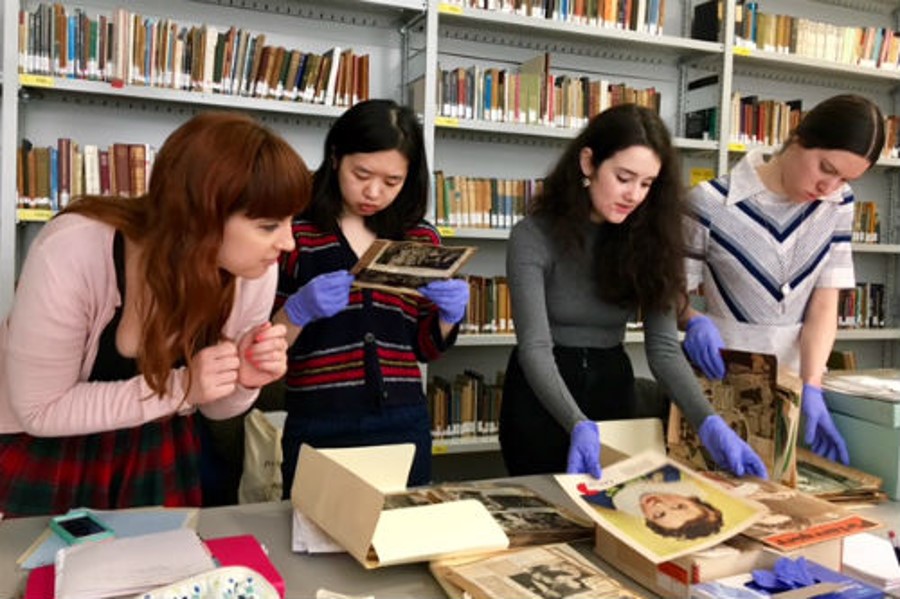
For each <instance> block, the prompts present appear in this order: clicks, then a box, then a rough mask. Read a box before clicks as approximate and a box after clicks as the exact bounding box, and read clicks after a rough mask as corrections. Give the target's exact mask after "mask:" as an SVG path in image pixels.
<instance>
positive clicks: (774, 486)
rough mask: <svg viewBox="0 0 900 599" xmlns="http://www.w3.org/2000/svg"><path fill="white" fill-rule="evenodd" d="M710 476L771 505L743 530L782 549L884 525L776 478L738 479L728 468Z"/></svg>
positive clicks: (735, 492) (737, 493)
mask: <svg viewBox="0 0 900 599" xmlns="http://www.w3.org/2000/svg"><path fill="white" fill-rule="evenodd" d="M706 476H707V477H708V478H710V479H711V480H714V481H716V482H717V483H719V484H720V485H722V486H723V487H724V488H725V489H727V490H728V491H729V492H730V493H731V494H732V495H734V496H738V497H746V498H748V499H752V500H753V501H756V502H758V503H761V504H763V505H764V506H766V507H767V508H768V513H767V514H766V515H765V516H764V517H762V518H760V519H759V520H758V521H756V522H755V523H754V524H753V525H752V526H750V527H749V528H747V529H746V530H744V531H743V534H744V535H745V536H747V537H750V538H751V539H754V540H756V541H759V542H761V543H765V544H766V545H768V546H769V547H773V548H774V549H777V550H778V551H781V552H790V551H794V550H796V549H801V548H803V547H807V546H809V545H815V544H817V543H823V542H826V541H831V540H835V539H841V538H843V537H846V536H847V535H852V534H857V533H861V532H867V531H871V530H873V529H876V528H880V527H881V524H880V523H879V522H877V521H875V520H872V519H870V518H866V517H864V516H860V515H859V514H857V513H855V512H850V511H847V510H845V509H843V508H841V507H840V506H838V505H835V504H833V503H831V502H828V501H825V500H824V499H819V498H818V497H813V496H812V495H808V494H806V493H803V492H801V491H798V490H797V489H792V488H790V487H786V486H784V485H780V484H778V483H776V482H772V481H769V480H762V479H758V478H753V477H744V478H741V479H738V478H734V477H733V476H731V475H729V474H726V473H724V472H707V473H706Z"/></svg>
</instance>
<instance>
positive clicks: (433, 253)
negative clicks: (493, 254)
mask: <svg viewBox="0 0 900 599" xmlns="http://www.w3.org/2000/svg"><path fill="white" fill-rule="evenodd" d="M476 251H478V248H476V247H470V246H448V245H432V244H429V243H419V242H416V241H391V240H388V239H376V240H375V241H374V242H373V243H372V245H371V246H370V247H369V249H368V250H366V253H365V254H363V256H362V257H361V258H360V259H359V262H357V263H356V265H355V266H354V267H353V269H352V270H351V271H350V273H351V274H353V275H354V276H355V277H356V279H355V280H354V282H353V284H354V285H355V286H357V287H373V288H376V289H383V290H385V291H389V292H392V293H408V294H413V295H420V294H419V292H418V288H419V287H423V286H425V285H427V284H428V283H431V282H432V281H441V280H446V279H450V278H452V277H454V276H455V275H456V273H457V272H458V271H459V269H460V268H461V267H462V266H463V264H465V263H466V262H467V261H468V260H469V258H471V257H472V256H473V255H474V254H475V252H476Z"/></svg>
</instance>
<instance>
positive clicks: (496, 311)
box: [459, 275, 515, 335]
mask: <svg viewBox="0 0 900 599" xmlns="http://www.w3.org/2000/svg"><path fill="white" fill-rule="evenodd" d="M465 280H466V282H467V283H468V284H469V306H468V309H467V310H466V318H465V320H463V321H462V322H461V323H460V328H459V331H460V333H463V334H493V333H496V334H501V335H502V334H510V333H512V332H513V331H515V326H514V324H513V317H512V306H511V304H510V298H509V283H507V281H506V277H500V276H498V277H483V276H479V275H466V276H465Z"/></svg>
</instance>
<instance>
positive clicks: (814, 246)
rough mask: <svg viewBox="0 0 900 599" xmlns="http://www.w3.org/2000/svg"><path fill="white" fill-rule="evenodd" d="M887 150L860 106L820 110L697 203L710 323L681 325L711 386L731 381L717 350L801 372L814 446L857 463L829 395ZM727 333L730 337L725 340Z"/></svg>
mask: <svg viewBox="0 0 900 599" xmlns="http://www.w3.org/2000/svg"><path fill="white" fill-rule="evenodd" d="M883 147H884V117H883V116H882V114H881V111H880V110H879V109H878V107H877V106H876V105H875V104H873V103H872V102H871V101H870V100H868V99H866V98H863V97H861V96H857V95H852V94H845V95H839V96H834V97H831V98H829V99H827V100H825V101H824V102H822V103H820V104H819V105H817V106H816V107H815V108H813V109H812V110H811V111H810V112H809V113H808V114H807V115H806V116H805V117H804V118H803V120H802V121H800V124H799V125H798V126H797V128H796V129H795V130H794V131H792V132H791V134H790V137H789V138H788V140H787V142H786V143H785V144H784V146H783V147H782V148H781V149H779V150H778V151H777V152H775V154H774V155H773V156H772V157H771V158H770V159H768V160H766V159H765V158H764V156H763V152H762V151H761V150H754V151H752V152H750V153H749V154H747V156H745V157H744V158H743V159H742V160H741V161H740V162H738V163H737V164H736V165H735V167H734V168H733V169H732V170H731V172H730V173H729V174H728V175H725V176H722V177H719V178H718V179H713V180H711V181H706V182H704V183H701V184H700V185H698V186H697V187H695V188H694V189H693V190H692V191H691V194H690V196H689V199H690V209H691V214H690V218H687V219H686V228H687V234H686V237H687V243H688V249H687V254H688V255H687V258H688V259H687V264H686V271H687V283H688V289H689V290H692V291H693V290H695V289H697V288H698V287H699V286H700V285H701V284H702V285H703V291H704V295H705V297H706V310H707V314H706V315H704V314H700V313H699V312H697V311H696V310H694V309H693V308H690V307H688V308H687V310H685V312H684V313H683V314H682V315H681V318H680V321H681V324H682V325H684V326H685V330H686V332H685V343H684V346H685V350H686V351H687V353H688V355H689V356H690V359H691V361H692V362H693V363H694V364H696V365H697V366H698V367H699V368H700V369H701V370H702V371H703V372H704V374H706V376H707V377H709V378H712V379H719V378H722V377H723V376H724V375H725V365H724V363H723V362H722V358H721V356H720V355H719V349H720V348H722V347H729V348H733V349H741V350H746V351H756V352H765V353H771V354H775V355H776V356H777V357H778V362H779V365H782V366H784V367H786V368H788V369H790V370H793V371H795V372H799V374H800V377H801V378H802V379H803V395H802V399H801V405H802V411H803V415H804V416H805V418H806V428H805V441H806V443H807V444H808V445H809V446H810V447H811V448H812V449H813V450H814V451H815V452H816V453H818V454H820V455H823V456H825V457H828V458H830V459H832V460H840V461H841V462H843V463H845V464H846V463H848V461H849V456H848V454H847V447H846V444H845V443H844V440H843V438H842V437H841V434H840V432H839V431H838V430H837V428H835V426H834V423H833V422H832V420H831V416H830V415H829V413H828V410H827V408H826V407H825V403H824V400H823V397H822V389H821V384H822V375H823V373H824V371H825V362H826V361H827V359H828V355H829V353H830V352H831V348H832V345H833V344H834V339H835V335H836V334H837V306H838V290H839V289H852V288H853V287H854V285H855V278H854V273H853V261H852V257H851V254H850V234H851V229H852V225H853V190H852V189H850V186H849V185H848V181H853V180H854V179H857V178H859V177H861V176H862V175H863V174H865V172H866V171H867V170H868V169H869V168H870V167H871V166H872V165H873V164H875V162H876V161H877V160H878V157H879V156H880V155H881V151H882V148H883ZM720 333H721V334H720Z"/></svg>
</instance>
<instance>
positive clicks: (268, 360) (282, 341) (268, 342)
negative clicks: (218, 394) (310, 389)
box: [238, 322, 288, 389]
mask: <svg viewBox="0 0 900 599" xmlns="http://www.w3.org/2000/svg"><path fill="white" fill-rule="evenodd" d="M287 348H288V343H287V328H286V327H285V326H284V325H282V324H276V325H273V324H272V323H270V322H265V323H263V324H261V325H259V326H258V327H255V328H254V329H252V330H250V331H249V332H247V333H246V334H245V335H244V336H243V337H241V340H240V341H238V355H239V357H240V361H241V366H240V371H239V375H238V381H239V382H240V384H241V385H243V386H244V387H248V388H251V389H252V388H256V387H262V386H263V385H267V384H269V383H271V382H272V381H276V380H278V379H280V378H281V377H283V376H284V373H285V372H287Z"/></svg>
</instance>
